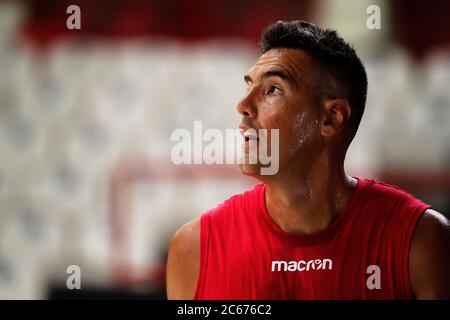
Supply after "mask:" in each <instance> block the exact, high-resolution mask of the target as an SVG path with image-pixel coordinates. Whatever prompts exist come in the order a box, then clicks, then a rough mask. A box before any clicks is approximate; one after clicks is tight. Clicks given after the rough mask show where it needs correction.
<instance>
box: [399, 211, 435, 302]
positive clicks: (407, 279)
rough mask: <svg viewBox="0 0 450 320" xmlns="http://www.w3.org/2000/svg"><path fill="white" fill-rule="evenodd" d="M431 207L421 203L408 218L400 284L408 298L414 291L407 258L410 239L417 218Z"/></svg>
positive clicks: (408, 256)
mask: <svg viewBox="0 0 450 320" xmlns="http://www.w3.org/2000/svg"><path fill="white" fill-rule="evenodd" d="M428 209H431V206H430V205H427V204H422V205H421V206H419V207H417V208H416V209H415V211H414V213H413V218H412V219H411V220H410V221H411V222H410V226H409V230H408V233H407V238H406V245H405V246H404V249H403V250H405V252H404V254H403V255H402V256H403V257H404V258H403V270H405V272H402V273H401V274H402V275H405V276H404V277H402V284H403V288H404V290H405V293H406V294H407V295H408V298H409V299H414V292H413V290H412V286H411V277H410V270H409V260H410V254H411V247H412V240H413V237H414V232H415V231H416V228H417V224H418V223H419V220H420V219H421V217H422V216H423V214H424V213H425V211H426V210H428Z"/></svg>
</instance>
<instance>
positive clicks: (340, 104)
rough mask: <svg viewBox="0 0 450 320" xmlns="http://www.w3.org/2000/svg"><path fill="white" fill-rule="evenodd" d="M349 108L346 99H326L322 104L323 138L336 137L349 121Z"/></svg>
mask: <svg viewBox="0 0 450 320" xmlns="http://www.w3.org/2000/svg"><path fill="white" fill-rule="evenodd" d="M350 114H351V108H350V105H349V103H348V101H347V99H327V100H325V103H324V113H323V120H322V124H321V133H322V135H323V136H325V137H330V136H335V135H337V134H338V133H339V132H340V131H341V130H342V129H343V128H344V127H345V125H346V124H347V122H348V120H349V119H350Z"/></svg>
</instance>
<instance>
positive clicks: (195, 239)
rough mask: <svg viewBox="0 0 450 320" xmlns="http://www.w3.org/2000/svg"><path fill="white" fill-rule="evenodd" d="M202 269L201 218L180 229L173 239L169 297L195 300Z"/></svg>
mask: <svg viewBox="0 0 450 320" xmlns="http://www.w3.org/2000/svg"><path fill="white" fill-rule="evenodd" d="M199 268H200V218H197V219H195V220H193V221H190V222H188V223H186V224H185V225H183V226H182V227H180V229H178V231H177V232H176V233H175V234H174V236H173V237H172V240H171V242H170V246H169V255H168V259H167V277H166V284H167V297H168V298H169V299H193V298H194V295H195V290H196V288H197V279H198V273H199Z"/></svg>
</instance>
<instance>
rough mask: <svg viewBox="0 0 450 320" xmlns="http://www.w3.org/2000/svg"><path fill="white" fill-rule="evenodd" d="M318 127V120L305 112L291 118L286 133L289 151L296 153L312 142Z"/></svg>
mask: <svg viewBox="0 0 450 320" xmlns="http://www.w3.org/2000/svg"><path fill="white" fill-rule="evenodd" d="M319 127H320V125H319V120H318V119H316V118H313V117H311V116H309V115H308V114H307V113H305V112H304V113H298V114H296V115H295V116H293V118H292V121H291V123H290V127H289V132H286V134H287V135H288V136H287V139H288V140H289V143H288V145H289V149H290V151H292V152H295V151H298V150H300V149H302V148H303V147H305V146H306V145H308V144H309V143H310V142H311V141H313V140H314V137H315V135H316V133H317V130H319Z"/></svg>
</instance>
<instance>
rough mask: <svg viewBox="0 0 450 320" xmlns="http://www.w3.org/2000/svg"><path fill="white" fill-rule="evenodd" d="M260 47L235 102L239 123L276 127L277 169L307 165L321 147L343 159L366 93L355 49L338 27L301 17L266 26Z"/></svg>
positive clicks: (364, 76)
mask: <svg viewBox="0 0 450 320" xmlns="http://www.w3.org/2000/svg"><path fill="white" fill-rule="evenodd" d="M260 48H261V52H262V55H261V57H260V58H259V60H258V61H257V63H256V64H255V66H253V67H252V68H251V69H250V71H249V73H248V74H247V75H246V76H245V81H246V83H247V85H248V91H247V94H246V96H245V97H244V98H243V99H242V100H241V101H240V103H239V104H238V112H239V113H241V114H242V116H243V123H242V125H241V128H242V129H244V130H245V129H248V128H253V129H261V128H264V129H279V135H280V146H279V147H280V150H279V158H280V169H283V166H284V167H285V169H288V170H289V167H290V166H291V165H293V164H294V163H295V164H297V165H298V164H301V165H302V166H305V165H308V164H311V163H312V162H314V161H315V160H316V159H317V156H318V155H319V154H321V153H323V152H324V151H325V152H328V153H331V154H335V155H337V156H338V157H339V156H340V157H341V158H342V159H341V160H343V157H344V156H345V152H346V150H347V148H348V146H349V144H350V142H351V141H352V139H353V137H354V136H355V134H356V131H357V129H358V126H359V123H360V120H361V117H362V115H363V112H364V106H365V102H366V94H367V76H366V72H365V69H364V66H363V64H362V63H361V61H360V59H359V58H358V56H357V55H356V52H355V50H354V49H353V48H352V47H351V46H350V45H348V44H347V43H346V42H345V41H344V40H343V39H342V38H340V37H339V36H338V34H337V33H336V31H332V30H324V29H321V28H319V27H317V26H315V25H314V24H311V23H308V22H304V21H290V22H284V21H279V22H277V23H275V24H273V25H270V26H269V27H267V28H266V29H265V30H264V32H263V34H262V36H261V42H260ZM339 160H340V159H339ZM241 169H242V170H243V171H244V173H248V174H253V171H254V170H252V169H251V167H250V166H241Z"/></svg>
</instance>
